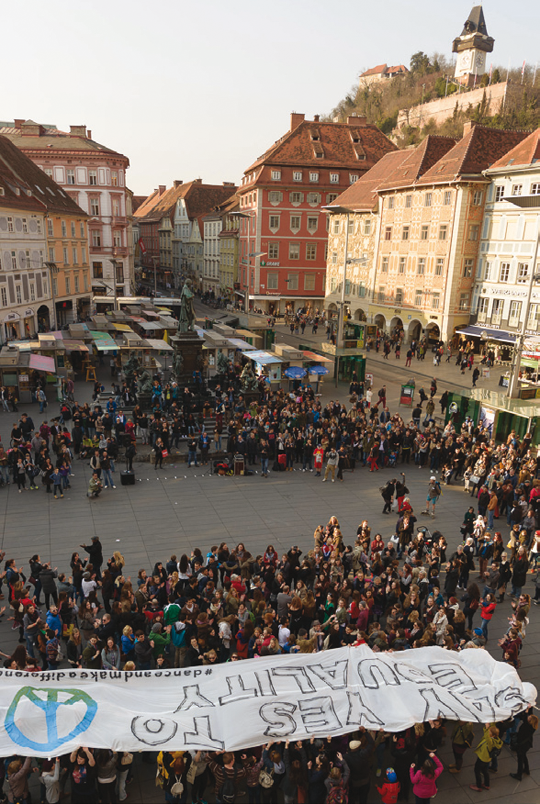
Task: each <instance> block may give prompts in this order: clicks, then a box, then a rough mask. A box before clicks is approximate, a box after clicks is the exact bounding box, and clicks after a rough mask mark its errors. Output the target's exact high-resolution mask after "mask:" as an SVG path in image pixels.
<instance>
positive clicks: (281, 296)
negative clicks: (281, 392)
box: [237, 113, 396, 312]
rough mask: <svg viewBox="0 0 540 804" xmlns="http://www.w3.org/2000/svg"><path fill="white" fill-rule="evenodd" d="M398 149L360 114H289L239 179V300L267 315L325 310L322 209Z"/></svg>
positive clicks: (324, 222)
mask: <svg viewBox="0 0 540 804" xmlns="http://www.w3.org/2000/svg"><path fill="white" fill-rule="evenodd" d="M394 150H396V146H395V145H394V144H393V143H392V142H390V140H389V139H388V138H387V137H386V136H385V135H384V134H383V133H382V132H381V131H379V129H378V128H377V127H376V126H374V125H371V124H367V123H366V120H365V118H363V117H349V118H347V122H346V123H322V122H320V120H319V117H318V116H315V119H314V120H305V119H304V115H303V114H294V113H293V114H292V115H291V127H290V130H289V131H288V132H287V133H286V134H285V135H284V136H283V137H281V139H279V140H278V141H277V142H276V143H275V144H274V145H272V147H271V148H269V149H268V151H266V153H264V154H263V156H261V157H260V158H259V159H257V161H256V162H254V164H253V165H251V167H249V168H248V169H247V170H246V171H245V173H244V177H243V179H242V184H241V186H240V188H239V190H238V195H239V197H240V210H239V214H240V215H241V231H240V268H239V285H240V288H239V289H238V290H237V295H238V296H240V297H242V298H244V299H245V293H246V291H247V292H248V294H249V305H250V308H253V307H260V308H262V309H263V310H264V311H265V312H285V310H290V311H293V310H298V309H302V308H304V309H306V310H307V309H315V308H319V309H320V310H321V309H322V306H323V301H324V294H325V274H326V250H327V223H326V218H327V216H326V214H325V212H324V207H325V206H326V205H327V204H331V203H332V202H333V201H334V200H335V199H336V198H337V196H338V195H339V194H340V193H342V192H343V191H344V190H345V188H346V187H349V186H350V185H351V184H354V182H355V181H357V179H358V178H359V177H360V176H362V175H363V174H364V173H366V172H367V171H368V170H369V169H370V168H372V167H373V165H375V163H376V162H378V160H379V159H380V158H381V157H382V156H384V155H385V154H386V153H388V152H389V151H394Z"/></svg>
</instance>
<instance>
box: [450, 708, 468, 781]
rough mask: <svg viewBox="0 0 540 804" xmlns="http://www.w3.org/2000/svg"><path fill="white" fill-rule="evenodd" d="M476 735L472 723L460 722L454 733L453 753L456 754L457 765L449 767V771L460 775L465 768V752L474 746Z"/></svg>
mask: <svg viewBox="0 0 540 804" xmlns="http://www.w3.org/2000/svg"><path fill="white" fill-rule="evenodd" d="M473 739H474V733H473V729H472V723H469V722H465V721H462V720H460V721H458V723H457V724H456V727H455V729H454V731H453V733H452V751H453V754H454V759H455V764H453V765H449V766H448V770H449V771H450V773H459V772H460V770H461V768H462V767H463V756H464V754H465V751H467V749H468V748H470V747H471V746H472V744H473Z"/></svg>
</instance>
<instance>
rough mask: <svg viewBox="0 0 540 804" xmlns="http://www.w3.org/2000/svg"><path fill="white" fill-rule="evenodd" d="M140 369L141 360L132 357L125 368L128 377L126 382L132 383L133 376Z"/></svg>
mask: <svg viewBox="0 0 540 804" xmlns="http://www.w3.org/2000/svg"><path fill="white" fill-rule="evenodd" d="M139 369H140V364H139V358H138V357H136V356H135V355H131V357H130V358H129V360H128V361H127V362H126V364H125V366H124V374H125V375H126V380H129V381H131V380H132V379H133V375H134V374H136V373H137V372H138V371H139Z"/></svg>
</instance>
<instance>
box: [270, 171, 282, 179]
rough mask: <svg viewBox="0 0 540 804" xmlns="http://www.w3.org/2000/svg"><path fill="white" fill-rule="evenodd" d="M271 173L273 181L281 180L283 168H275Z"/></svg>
mask: <svg viewBox="0 0 540 804" xmlns="http://www.w3.org/2000/svg"><path fill="white" fill-rule="evenodd" d="M270 175H271V178H272V181H281V170H273V171H272V172H271V174H270Z"/></svg>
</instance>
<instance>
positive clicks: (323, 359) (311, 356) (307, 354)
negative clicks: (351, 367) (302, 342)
mask: <svg viewBox="0 0 540 804" xmlns="http://www.w3.org/2000/svg"><path fill="white" fill-rule="evenodd" d="M302 354H303V355H304V357H305V359H306V360H312V361H313V362H314V363H333V362H334V361H333V360H331V359H330V358H329V357H323V356H322V355H318V354H316V353H315V352H302Z"/></svg>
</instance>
